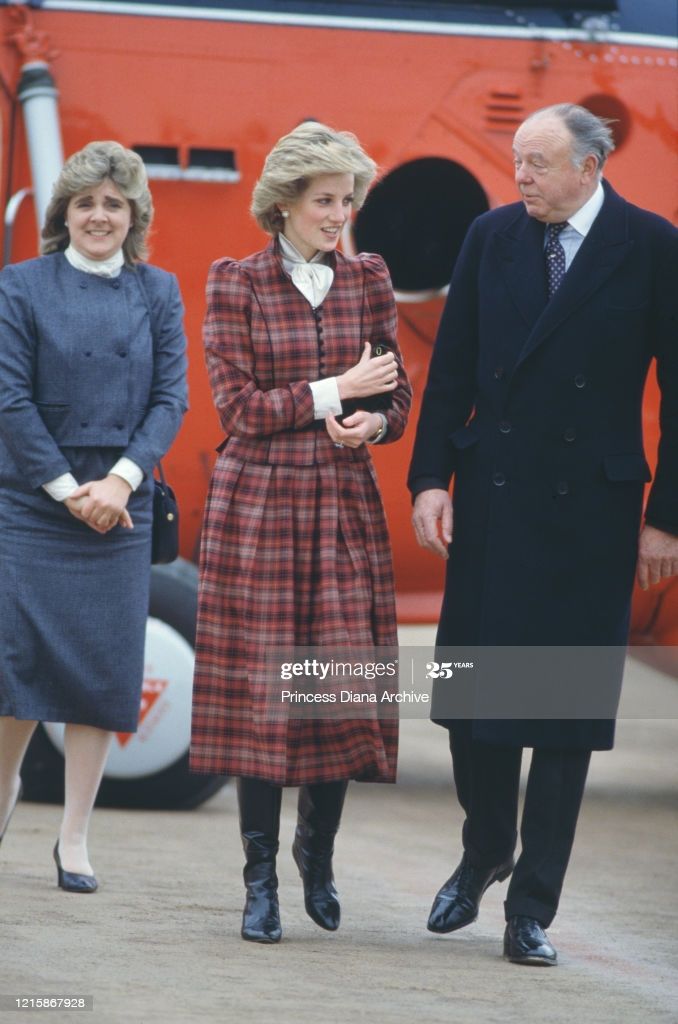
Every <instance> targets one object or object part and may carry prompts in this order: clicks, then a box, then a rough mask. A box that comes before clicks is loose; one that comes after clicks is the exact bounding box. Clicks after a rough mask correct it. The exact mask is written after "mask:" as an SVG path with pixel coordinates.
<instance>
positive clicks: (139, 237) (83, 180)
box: [40, 142, 153, 265]
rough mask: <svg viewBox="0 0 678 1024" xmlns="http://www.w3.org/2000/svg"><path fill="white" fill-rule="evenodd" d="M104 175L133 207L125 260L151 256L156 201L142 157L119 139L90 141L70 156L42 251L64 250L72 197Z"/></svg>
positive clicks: (54, 199) (48, 215)
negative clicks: (150, 233) (149, 246)
mask: <svg viewBox="0 0 678 1024" xmlns="http://www.w3.org/2000/svg"><path fill="white" fill-rule="evenodd" d="M105 178H110V180H111V181H112V182H113V183H114V184H115V185H116V186H117V188H118V189H119V190H120V192H121V194H122V195H123V196H124V197H125V199H126V200H127V201H128V203H129V204H130V206H131V208H132V226H131V228H130V229H129V231H128V233H127V238H126V239H125V241H124V242H123V243H122V251H123V255H124V257H125V262H126V263H127V264H128V265H132V264H133V263H135V262H136V261H137V260H142V259H145V258H146V256H147V255H148V249H147V246H146V236H147V235H148V231H149V228H150V226H151V221H152V220H153V200H152V199H151V193H150V191H149V188H148V177H147V175H146V168H145V167H144V162H143V160H142V159H141V157H140V156H139V155H138V154H137V153H134V152H133V151H132V150H131V149H125V147H124V146H121V145H120V143H119V142H90V143H89V144H88V145H87V146H85V148H84V149H81V150H79V151H78V152H77V153H74V154H73V156H71V157H69V158H68V160H67V161H66V163H65V164H64V166H63V167H62V169H61V173H60V175H59V177H58V178H57V180H56V182H55V183H54V187H53V189H52V198H51V200H50V203H49V206H48V207H47V213H46V214H45V226H44V227H43V229H42V243H41V246H40V251H41V252H42V253H45V254H46V253H50V252H63V250H64V249H66V248H67V247H68V243H69V242H70V235H69V233H68V228H67V227H66V225H65V223H64V222H65V218H66V209H67V207H68V204H69V203H70V201H71V199H72V198H73V196H77V195H79V193H80V192H84V191H85V190H86V189H89V188H92V187H93V186H95V187H96V186H98V185H100V184H101V183H102V181H104V179H105Z"/></svg>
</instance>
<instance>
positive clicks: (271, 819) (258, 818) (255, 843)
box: [237, 779, 282, 942]
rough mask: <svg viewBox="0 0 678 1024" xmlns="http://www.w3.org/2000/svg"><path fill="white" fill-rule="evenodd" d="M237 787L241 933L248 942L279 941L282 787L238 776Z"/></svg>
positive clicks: (280, 933)
mask: <svg viewBox="0 0 678 1024" xmlns="http://www.w3.org/2000/svg"><path fill="white" fill-rule="evenodd" d="M237 790H238V807H239V809H240V834H241V837H242V845H243V849H244V851H245V868H244V870H243V878H244V879H245V892H246V896H245V909H244V910H243V914H242V929H241V932H240V934H241V935H242V937H243V939H247V940H248V941H249V942H280V937H281V935H282V929H281V927H280V912H279V909H278V876H277V875H276V872H275V858H276V854H277V852H278V833H279V829H280V804H281V801H282V788H281V787H280V786H272V785H271V784H270V783H268V782H262V781H261V780H260V779H238V780H237Z"/></svg>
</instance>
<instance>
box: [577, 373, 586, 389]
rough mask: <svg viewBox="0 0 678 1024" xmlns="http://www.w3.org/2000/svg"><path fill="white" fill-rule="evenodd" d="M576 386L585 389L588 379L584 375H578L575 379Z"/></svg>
mask: <svg viewBox="0 0 678 1024" xmlns="http://www.w3.org/2000/svg"><path fill="white" fill-rule="evenodd" d="M574 386H575V387H576V388H585V387H586V377H585V376H584V374H583V373H578V374H577V376H576V377H575V378H574Z"/></svg>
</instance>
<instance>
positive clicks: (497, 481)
mask: <svg viewBox="0 0 678 1024" xmlns="http://www.w3.org/2000/svg"><path fill="white" fill-rule="evenodd" d="M492 483H493V484H494V486H495V487H503V486H504V484H505V483H506V477H505V476H504V474H503V473H493V474H492Z"/></svg>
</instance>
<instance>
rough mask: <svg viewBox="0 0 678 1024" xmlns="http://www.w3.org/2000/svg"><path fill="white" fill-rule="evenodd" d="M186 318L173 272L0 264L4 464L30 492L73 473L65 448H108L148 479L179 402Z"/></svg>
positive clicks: (54, 260)
mask: <svg viewBox="0 0 678 1024" xmlns="http://www.w3.org/2000/svg"><path fill="white" fill-rule="evenodd" d="M182 316H183V306H182V302H181V296H180V294H179V288H178V285H177V281H176V278H175V277H174V275H172V274H169V273H167V272H166V271H164V270H160V269H159V268H157V267H152V266H149V265H147V264H138V265H137V266H136V267H135V268H134V269H131V268H129V267H125V268H123V270H122V273H121V274H120V276H119V277H118V278H116V279H114V280H110V279H103V278H99V277H96V276H95V275H92V274H85V273H83V272H81V271H79V270H75V269H74V268H73V267H72V266H71V265H70V264H69V263H68V261H67V260H66V258H65V256H64V255H63V253H55V254H53V255H50V256H41V257H39V258H38V259H33V260H28V261H26V262H25V263H20V264H16V265H13V266H8V267H5V269H4V270H3V271H2V273H0V439H2V441H3V442H4V445H3V446H2V447H0V469H1V468H2V463H7V461H8V460H9V461H10V462H12V463H13V465H12V466H8V465H5V467H4V468H5V471H8V470H9V471H10V474H11V472H12V470H13V471H14V472H15V473H16V470H17V469H18V471H19V475H20V476H21V477H22V478H23V479H24V480H25V481H26V482H27V484H28V485H29V486H30V487H32V488H37V487H40V486H41V485H42V484H44V483H47V482H48V481H50V480H53V479H55V478H56V477H58V476H59V475H61V474H62V473H67V472H69V470H70V468H71V467H70V466H69V463H68V459H67V457H66V455H65V454H64V452H63V451H62V449H67V448H69V447H75V448H81V447H97V448H98V447H105V448H109V447H110V448H116V449H118V450H119V454H120V455H125V456H127V457H128V458H130V459H132V460H133V461H134V462H135V463H136V464H137V465H138V466H139V467H140V468H141V469H142V470H143V471H144V473H146V474H150V473H151V472H152V469H153V466H154V464H155V463H156V462H157V460H158V459H159V458H160V457H161V456H162V455H164V453H165V452H166V451H167V449H168V448H169V446H170V444H171V443H172V441H173V439H174V437H175V435H176V433H177V431H178V429H179V426H180V424H181V419H182V416H183V414H184V412H185V410H186V408H187V391H186V338H185V335H184V329H183V324H182ZM3 449H4V450H3Z"/></svg>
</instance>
